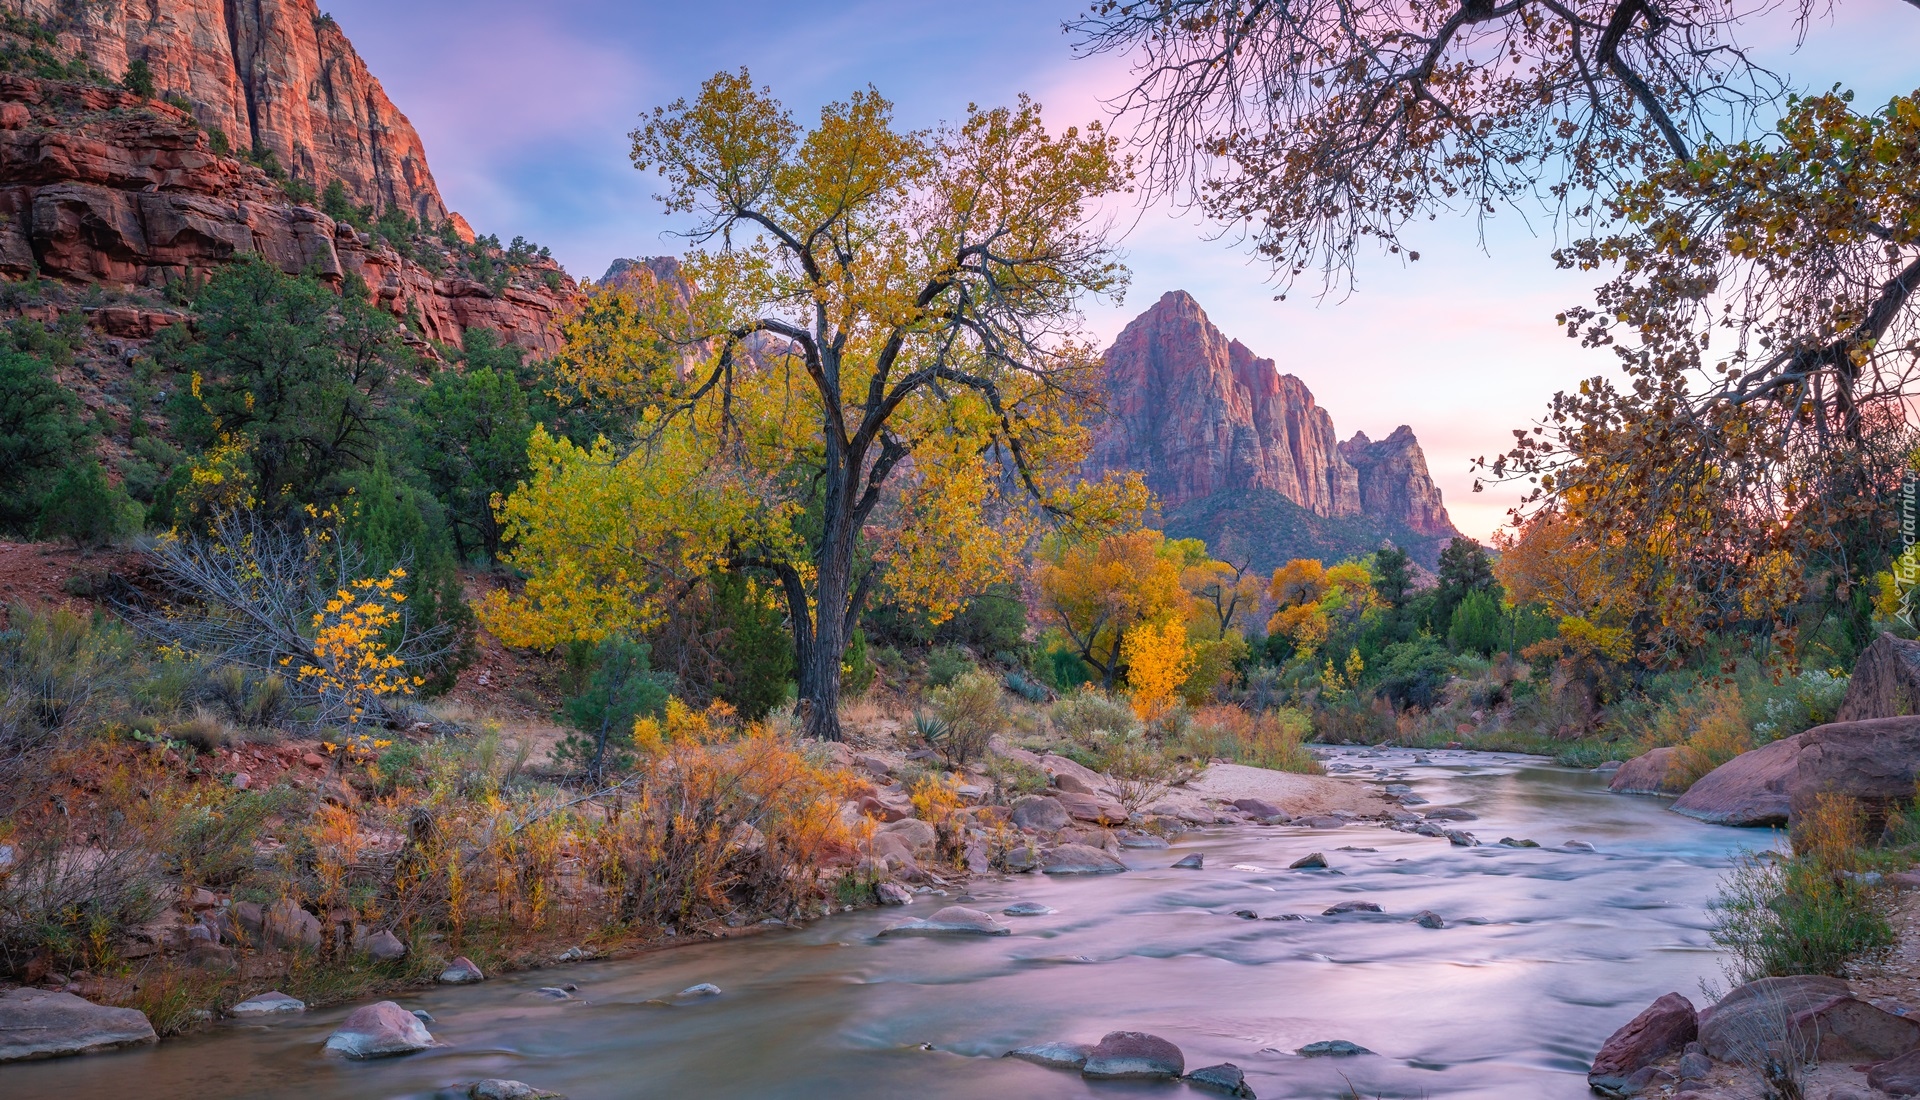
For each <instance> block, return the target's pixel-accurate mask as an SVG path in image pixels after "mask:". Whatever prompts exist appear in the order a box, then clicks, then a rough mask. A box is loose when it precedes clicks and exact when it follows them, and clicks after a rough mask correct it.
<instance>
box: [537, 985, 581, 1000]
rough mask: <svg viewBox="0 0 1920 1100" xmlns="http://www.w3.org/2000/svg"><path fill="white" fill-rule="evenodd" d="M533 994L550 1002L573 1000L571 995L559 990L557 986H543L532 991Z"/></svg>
mask: <svg viewBox="0 0 1920 1100" xmlns="http://www.w3.org/2000/svg"><path fill="white" fill-rule="evenodd" d="M533 993H534V996H536V997H545V998H547V999H548V1000H550V1001H571V1000H573V994H571V993H569V992H567V991H566V990H564V989H561V988H560V987H559V986H557V985H543V986H541V987H540V988H539V989H536V990H534V991H533Z"/></svg>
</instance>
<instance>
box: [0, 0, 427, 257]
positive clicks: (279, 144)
mask: <svg viewBox="0 0 1920 1100" xmlns="http://www.w3.org/2000/svg"><path fill="white" fill-rule="evenodd" d="M0 10H4V11H7V12H10V13H12V14H15V15H22V16H26V17H27V18H29V19H33V20H36V21H43V22H45V23H46V24H47V25H49V26H51V27H54V28H57V29H58V32H59V38H58V41H59V45H60V47H61V48H62V49H63V50H64V51H67V52H71V53H75V54H80V55H84V56H85V57H86V58H87V59H88V60H89V61H90V62H91V63H92V64H93V65H94V66H95V67H96V68H98V69H99V70H100V71H102V72H104V73H106V75H107V76H109V77H112V78H115V79H118V78H119V77H121V76H122V75H123V74H124V73H125V72H126V70H127V66H128V65H129V64H130V63H132V62H133V61H136V60H144V61H145V62H146V63H147V65H148V67H149V68H150V69H151V70H152V72H153V77H154V90H155V93H156V94H158V95H161V96H168V95H172V96H179V97H182V98H183V99H185V100H186V101H187V102H188V103H190V104H191V105H192V111H193V115H194V118H195V119H196V120H197V121H198V122H199V123H200V125H202V126H203V127H206V128H208V129H210V130H219V131H221V132H222V133H224V134H226V135H227V138H228V140H229V141H231V142H232V143H233V145H234V146H235V147H236V148H238V149H241V150H245V149H247V148H249V147H251V148H254V149H260V150H271V151H272V152H273V154H274V156H275V157H277V158H279V161H280V163H281V164H282V165H283V166H285V167H286V168H287V169H288V170H289V171H290V172H292V173H293V174H294V175H296V176H299V177H300V178H302V179H305V180H308V181H311V182H313V183H315V184H316V185H318V186H321V187H324V186H326V184H327V183H328V182H330V181H332V180H336V179H337V180H339V181H341V182H342V183H344V184H345V185H346V187H347V191H348V193H349V194H351V195H352V196H353V198H354V201H355V202H356V203H361V204H371V205H373V206H374V207H376V208H377V209H380V210H385V209H388V208H390V207H399V208H400V209H403V210H406V211H407V212H408V213H410V214H412V215H413V216H414V217H416V218H419V219H420V220H421V221H422V222H427V223H431V224H438V223H440V222H442V221H445V220H446V217H447V208H446V204H445V203H444V202H442V201H441V199H440V191H439V189H438V188H437V187H435V186H434V182H433V173H432V172H431V171H429V170H428V168H427V156H426V150H425V149H424V147H423V146H422V145H421V143H420V135H419V134H417V133H415V132H414V129H413V124H412V123H410V122H408V121H407V116H405V115H403V114H401V113H400V110H399V109H398V108H397V107H395V106H394V105H393V101H392V100H390V99H388V98H387V93H386V92H385V90H383V89H382V88H381V87H380V82H379V81H378V80H376V79H374V77H373V74H372V73H370V72H368V71H367V66H366V63H365V62H363V61H362V60H361V59H360V55H359V54H358V53H355V52H354V49H353V44H352V43H351V42H348V41H347V37H346V35H345V34H343V33H341V31H340V26H339V24H337V23H335V22H334V21H333V19H332V18H331V17H328V16H324V15H322V14H321V13H320V10H319V8H318V6H317V5H316V3H315V0H92V2H90V3H85V4H75V3H73V2H72V0H0Z"/></svg>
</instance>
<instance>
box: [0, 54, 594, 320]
mask: <svg viewBox="0 0 1920 1100" xmlns="http://www.w3.org/2000/svg"><path fill="white" fill-rule="evenodd" d="M410 248H411V249H412V250H413V252H414V255H415V256H416V257H419V258H420V260H422V261H425V260H427V259H428V257H427V256H426V253H427V252H432V254H433V257H432V260H431V265H430V266H429V264H428V263H425V262H416V260H410V259H407V258H406V257H403V256H402V255H401V254H400V253H399V252H398V251H397V250H396V249H395V248H393V247H392V246H390V245H388V244H384V243H379V242H377V241H376V239H375V238H373V237H372V236H370V235H368V234H366V233H362V232H360V231H359V230H356V229H355V228H354V227H353V226H351V225H348V224H346V223H344V222H338V223H337V222H335V221H334V220H333V219H332V218H329V217H327V216H326V215H325V214H322V213H321V212H319V211H318V210H314V209H312V208H311V207H307V206H302V205H299V204H296V203H294V202H292V201H290V200H289V199H288V198H287V196H286V194H285V192H284V191H283V190H281V188H280V187H279V186H278V185H277V184H275V183H274V182H273V181H272V180H270V179H269V178H268V177H267V175H266V173H264V172H262V171H261V170H260V169H259V168H257V167H255V166H253V165H251V164H248V163H245V162H243V161H240V160H237V159H235V158H233V157H230V156H220V155H216V154H215V153H214V152H213V150H212V142H211V140H210V139H209V137H208V135H207V133H206V132H205V131H204V130H203V129H201V128H200V127H199V126H197V125H196V124H195V122H194V120H193V118H191V117H190V116H189V115H188V114H187V113H186V112H184V111H182V110H179V109H178V108H175V107H172V106H170V105H168V104H166V103H161V102H157V101H153V100H145V99H141V98H140V97H138V96H135V95H133V94H131V93H128V92H122V91H118V90H116V89H111V88H102V87H98V86H95V85H90V84H78V83H68V82H61V81H44V80H37V79H33V78H29V77H22V76H16V75H11V74H0V276H4V277H9V278H26V277H29V276H32V275H35V274H40V275H45V276H49V277H52V278H55V279H60V280H63V281H66V282H71V283H104V284H108V285H111V286H115V287H119V288H123V289H133V288H141V287H158V286H162V285H164V284H166V283H168V282H171V281H174V280H176V279H180V278H185V277H188V276H189V275H192V274H195V273H198V274H201V275H204V274H205V272H206V271H207V270H208V269H209V268H211V267H214V266H216V265H218V264H221V263H224V262H228V261H231V260H233V259H235V258H236V257H240V256H242V255H245V254H257V255H260V256H262V257H264V258H265V259H266V260H268V261H269V262H271V263H273V264H274V265H275V266H277V267H279V268H280V269H281V270H282V271H286V272H287V273H289V274H297V273H300V272H305V271H312V272H315V273H317V274H318V275H320V276H321V277H322V278H325V279H328V280H330V281H333V282H335V283H339V282H341V281H343V280H344V279H345V277H346V276H348V275H356V276H359V277H360V278H361V279H363V280H364V281H365V282H366V284H367V286H368V288H369V289H370V290H371V292H372V294H373V295H374V298H375V300H376V301H377V302H378V303H379V304H381V305H383V306H384V307H386V308H388V309H390V310H392V311H393V312H394V313H395V314H398V315H400V316H406V317H411V318H413V319H415V320H416V321H417V327H418V332H419V335H420V336H421V337H423V338H425V339H428V340H437V341H440V342H443V343H451V344H458V343H459V342H460V341H461V339H462V334H463V333H464V331H465V330H466V329H468V328H490V329H495V330H497V331H498V332H500V333H501V334H502V336H503V337H504V338H506V339H508V340H511V341H512V342H514V343H517V344H519V345H521V346H523V347H526V348H529V349H532V350H535V351H551V350H553V349H554V348H555V347H556V346H557V343H558V337H557V334H556V333H555V332H554V326H553V321H554V319H555V317H556V316H557V315H558V314H559V313H560V312H562V311H564V310H565V309H566V308H568V306H569V303H570V302H571V301H572V299H573V296H574V294H575V293H576V291H575V289H574V288H573V286H572V284H571V282H570V281H568V280H566V279H565V277H564V275H563V274H562V273H561V272H560V270H559V268H558V267H557V266H555V265H554V264H553V263H552V262H551V261H544V260H543V261H534V262H532V263H529V264H526V265H523V266H522V267H520V268H519V269H516V270H515V271H514V272H513V273H512V274H511V275H510V276H509V277H508V278H507V279H505V280H504V281H497V280H496V285H488V284H485V283H482V282H480V281H478V280H476V279H474V278H471V277H468V276H467V275H463V274H460V273H459V271H458V270H457V267H458V265H457V262H456V258H455V257H454V256H453V255H452V253H451V250H450V249H449V248H448V247H447V246H445V245H444V244H442V243H440V242H438V241H435V240H432V239H430V238H426V237H420V238H416V239H415V241H414V242H412V244H411V245H410Z"/></svg>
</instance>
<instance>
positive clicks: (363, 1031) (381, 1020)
mask: <svg viewBox="0 0 1920 1100" xmlns="http://www.w3.org/2000/svg"><path fill="white" fill-rule="evenodd" d="M432 1045H433V1036H432V1035H431V1034H430V1033H428V1031H427V1025H425V1024H423V1023H421V1022H420V1020H419V1018H418V1017H416V1016H415V1015H414V1014H413V1013H411V1012H408V1011H407V1010H406V1009H404V1008H401V1007H400V1006H399V1005H397V1004H394V1003H393V1002H392V1001H378V1002H375V1003H374V1004H370V1005H363V1006H361V1007H359V1008H356V1009H354V1010H353V1011H352V1012H351V1013H349V1014H348V1016H347V1018H346V1020H345V1021H344V1022H343V1023H341V1025H340V1028H339V1030H337V1031H335V1032H334V1033H333V1034H332V1035H329V1036H328V1037H327V1049H328V1050H331V1051H336V1052H338V1053H340V1054H344V1055H346V1056H347V1057H349V1058H385V1057H389V1056H391V1055H395V1054H412V1053H413V1052H415V1051H419V1050H425V1049H427V1048H428V1047H430V1046H432Z"/></svg>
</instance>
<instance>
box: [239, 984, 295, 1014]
mask: <svg viewBox="0 0 1920 1100" xmlns="http://www.w3.org/2000/svg"><path fill="white" fill-rule="evenodd" d="M306 1010H307V1003H306V1002H305V1001H302V1000H299V999H297V998H294V997H289V996H287V995H286V994H285V993H282V992H280V991H279V990H277V989H276V990H273V991H271V992H267V993H260V994H256V995H254V996H252V997H248V998H247V999H246V1000H244V1001H241V1002H240V1003H239V1004H237V1005H234V1006H233V1007H232V1008H229V1009H227V1014H228V1015H229V1016H237V1017H240V1018H243V1019H244V1018H246V1017H248V1016H277V1015H279V1014H281V1013H284V1012H305V1011H306Z"/></svg>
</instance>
